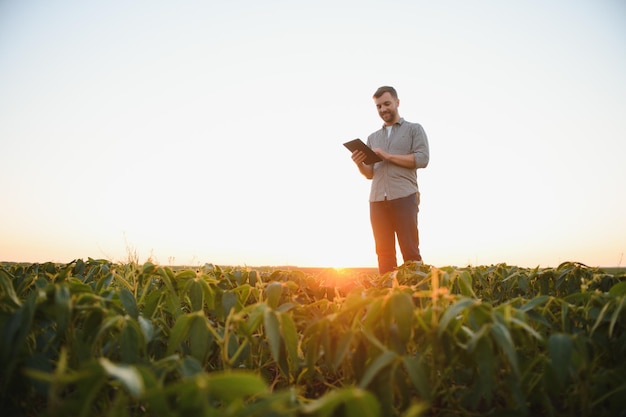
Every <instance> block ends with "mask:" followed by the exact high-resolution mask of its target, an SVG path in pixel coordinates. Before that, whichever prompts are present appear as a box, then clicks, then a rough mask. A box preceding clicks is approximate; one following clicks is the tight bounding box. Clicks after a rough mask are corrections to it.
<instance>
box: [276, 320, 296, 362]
mask: <svg viewBox="0 0 626 417" xmlns="http://www.w3.org/2000/svg"><path fill="white" fill-rule="evenodd" d="M279 317H280V328H281V330H282V336H283V340H284V342H285V349H286V350H287V357H288V359H289V371H290V373H293V372H294V371H295V369H296V368H297V366H298V331H297V329H296V324H295V323H294V321H293V319H292V318H291V316H290V315H289V314H287V313H280V316H279Z"/></svg>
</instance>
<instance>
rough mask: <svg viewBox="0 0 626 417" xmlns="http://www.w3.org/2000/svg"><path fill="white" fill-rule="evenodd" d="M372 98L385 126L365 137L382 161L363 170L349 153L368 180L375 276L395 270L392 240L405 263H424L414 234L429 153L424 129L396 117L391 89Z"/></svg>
mask: <svg viewBox="0 0 626 417" xmlns="http://www.w3.org/2000/svg"><path fill="white" fill-rule="evenodd" d="M373 98H374V103H375V104H376V109H377V110H378V115H379V116H380V118H381V119H383V121H384V122H385V123H384V124H383V126H382V128H381V129H379V130H377V131H376V132H374V133H372V134H371V135H370V136H369V137H368V138H367V145H368V146H369V147H370V148H372V150H373V151H374V152H375V153H376V154H377V155H378V156H380V158H381V159H382V161H380V162H376V163H374V164H373V165H366V164H365V162H364V161H365V158H366V156H365V154H364V153H363V152H361V151H355V152H353V153H352V160H353V161H354V163H355V164H356V165H357V167H358V168H359V171H360V172H361V174H363V175H364V176H365V178H367V179H371V180H372V188H371V192H370V198H369V201H370V221H371V223H372V231H373V232H374V241H375V243H376V254H377V255H378V271H379V273H380V274H384V273H386V272H389V271H393V269H394V268H395V267H396V266H397V260H396V236H397V238H398V244H399V246H400V251H401V252H402V258H403V259H404V262H407V261H418V262H422V256H421V255H420V250H419V233H418V230H417V213H418V210H419V201H420V193H419V189H418V186H417V169H418V168H426V166H427V165H428V160H429V156H430V153H429V149H428V138H427V137H426V133H425V132H424V129H423V128H422V126H421V125H419V124H418V123H411V122H407V121H406V120H404V119H403V118H401V117H400V115H399V114H398V107H399V106H400V100H399V99H398V93H397V92H396V90H395V88H393V87H388V86H385V87H380V88H379V89H378V90H376V92H375V93H374V97H373Z"/></svg>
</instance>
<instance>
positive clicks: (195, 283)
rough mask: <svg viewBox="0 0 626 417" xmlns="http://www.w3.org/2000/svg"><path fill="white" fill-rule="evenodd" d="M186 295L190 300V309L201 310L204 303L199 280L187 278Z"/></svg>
mask: <svg viewBox="0 0 626 417" xmlns="http://www.w3.org/2000/svg"><path fill="white" fill-rule="evenodd" d="M187 296H188V297H189V301H190V302H191V311H201V310H202V306H203V304H204V291H203V289H202V284H200V281H199V280H197V279H192V280H189V284H188V285H187Z"/></svg>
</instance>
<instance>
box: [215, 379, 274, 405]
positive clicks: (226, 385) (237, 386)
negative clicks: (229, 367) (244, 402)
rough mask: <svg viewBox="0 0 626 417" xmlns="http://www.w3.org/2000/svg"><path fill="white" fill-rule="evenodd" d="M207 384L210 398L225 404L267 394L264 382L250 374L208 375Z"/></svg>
mask: <svg viewBox="0 0 626 417" xmlns="http://www.w3.org/2000/svg"><path fill="white" fill-rule="evenodd" d="M207 383H208V389H209V393H210V394H211V396H212V397H213V398H214V399H217V400H222V401H225V402H230V401H233V400H236V399H239V398H242V397H250V396H255V395H262V394H267V393H269V388H268V386H267V384H266V383H265V381H263V379H262V378H261V377H260V376H258V375H256V374H253V373H250V372H223V373H221V372H214V373H210V374H208V378H207Z"/></svg>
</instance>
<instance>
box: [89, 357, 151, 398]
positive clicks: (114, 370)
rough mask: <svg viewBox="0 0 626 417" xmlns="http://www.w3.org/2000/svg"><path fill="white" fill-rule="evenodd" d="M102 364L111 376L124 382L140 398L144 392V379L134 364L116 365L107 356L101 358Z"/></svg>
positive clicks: (135, 396) (132, 393)
mask: <svg viewBox="0 0 626 417" xmlns="http://www.w3.org/2000/svg"><path fill="white" fill-rule="evenodd" d="M99 361H100V365H101V366H102V368H103V369H104V371H105V372H106V373H107V374H108V375H109V376H110V377H113V378H115V379H117V380H118V381H120V382H121V383H122V385H123V386H124V387H125V388H126V390H128V392H129V393H130V394H131V395H132V396H133V397H134V398H140V397H141V395H142V394H143V392H144V385H143V379H142V378H141V374H140V373H139V371H137V369H136V368H135V367H134V366H128V365H116V364H114V363H113V362H111V361H110V360H108V359H107V358H104V357H102V358H100V359H99Z"/></svg>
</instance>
